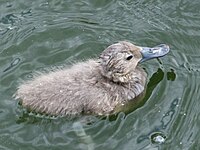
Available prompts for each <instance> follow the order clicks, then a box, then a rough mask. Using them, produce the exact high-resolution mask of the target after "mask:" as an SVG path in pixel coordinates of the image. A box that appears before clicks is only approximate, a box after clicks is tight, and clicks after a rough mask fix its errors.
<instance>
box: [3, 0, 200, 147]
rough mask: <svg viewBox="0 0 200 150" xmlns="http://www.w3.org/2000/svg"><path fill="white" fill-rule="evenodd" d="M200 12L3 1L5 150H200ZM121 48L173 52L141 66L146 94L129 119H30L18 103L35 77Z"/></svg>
mask: <svg viewBox="0 0 200 150" xmlns="http://www.w3.org/2000/svg"><path fill="white" fill-rule="evenodd" d="M199 8H200V3H199V1H198V0H194V1H189V0H177V1H173V0H169V1H166V0H135V1H131V0H126V1H124V0H101V1H99V0H82V1H78V0H66V1H64V0H58V1H53V0H36V1H29V0H28V1H27V0H18V1H11V0H2V1H1V2H0V149H2V150H18V149H20V150H27V149H28V150H35V149H43V150H46V149H48V150H59V149H77V150H79V149H89V150H90V149H95V150H102V149H108V150H112V149H113V150H117V149H119V150H121V149H124V150H133V149H134V150H140V149H142V150H143V149H146V150H149V149H152V150H155V149H176V150H182V149H185V150H187V149H190V150H198V149H200V146H199V143H200V140H199V139H200V131H199V128H200V117H199V116H200V109H199V108H200V101H199V99H200V90H199V86H200V76H199V75H200V64H199V62H200V49H199V47H200V40H199V39H200V15H199V14H200V9H199ZM120 40H129V41H132V42H134V43H135V44H137V45H141V46H155V45H157V44H160V43H167V44H168V45H169V46H170V48H171V52H170V53H169V54H168V55H167V56H165V57H163V58H161V59H159V60H158V59H154V60H150V61H148V62H145V63H143V64H142V65H143V67H144V68H145V69H146V71H147V72H148V78H149V82H148V87H147V94H146V97H145V98H144V100H143V101H142V102H141V103H140V104H139V105H137V108H134V110H133V111H131V112H130V113H128V114H126V115H125V114H124V113H120V114H119V115H118V116H117V117H116V118H114V119H112V118H104V119H99V118H93V119H92V120H93V121H92V123H90V124H84V123H83V124H81V123H80V120H81V119H77V120H71V121H69V120H68V121H67V120H65V119H63V118H57V119H47V118H44V117H39V116H36V115H28V114H26V113H23V111H22V109H21V108H19V106H18V105H17V102H16V101H14V100H13V98H12V95H13V94H14V92H15V91H16V88H17V86H18V84H19V82H20V81H21V80H26V79H29V78H31V73H32V72H34V71H36V70H37V71H38V70H39V71H42V70H43V68H48V67H51V66H55V65H61V64H70V63H71V62H76V61H80V60H84V59H87V58H91V57H96V56H98V54H100V53H101V51H102V50H103V49H104V48H105V47H107V46H108V45H110V44H113V43H114V42H117V41H120ZM155 137H156V138H155Z"/></svg>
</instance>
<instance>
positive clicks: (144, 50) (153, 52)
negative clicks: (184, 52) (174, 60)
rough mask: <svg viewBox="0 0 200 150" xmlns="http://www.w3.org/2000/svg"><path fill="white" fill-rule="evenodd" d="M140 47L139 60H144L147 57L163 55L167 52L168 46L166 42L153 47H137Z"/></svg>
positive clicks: (147, 58)
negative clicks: (140, 56)
mask: <svg viewBox="0 0 200 150" xmlns="http://www.w3.org/2000/svg"><path fill="white" fill-rule="evenodd" d="M139 48H140V49H141V51H140V52H141V54H142V59H141V60H140V62H144V61H146V60H149V59H153V58H158V57H162V56H165V55H166V54H167V53H168V52H169V50H170V49H169V46H168V45H166V44H160V45H158V46H155V47H152V48H150V47H139Z"/></svg>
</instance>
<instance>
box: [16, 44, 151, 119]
mask: <svg viewBox="0 0 200 150" xmlns="http://www.w3.org/2000/svg"><path fill="white" fill-rule="evenodd" d="M138 49H139V48H138V47H136V46H134V45H133V44H131V43H129V42H121V43H117V44H113V45H111V46H110V47H108V48H107V49H106V50H104V52H103V53H102V54H101V56H100V58H99V59H90V60H88V61H85V62H80V63H77V64H75V65H73V66H72V67H70V68H65V69H61V70H57V71H54V72H50V73H48V74H43V75H40V76H38V77H36V78H34V79H33V80H31V81H27V82H25V83H24V84H22V85H20V86H19V89H18V91H17V93H16V98H19V99H20V100H21V103H22V105H23V106H24V107H26V108H29V109H31V110H33V111H35V112H39V113H45V114H50V115H64V116H65V115H78V114H81V113H84V114H97V115H108V114H114V113H116V112H115V108H116V107H117V106H119V105H124V104H125V103H127V102H128V101H130V100H132V99H134V98H135V97H136V96H138V95H139V94H141V93H142V92H143V91H144V87H145V84H146V77H147V75H146V73H145V71H144V70H143V69H142V68H140V67H139V66H137V63H138V62H139V61H140V60H141V58H142V55H141V54H140V53H139V50H138ZM130 56H133V57H134V58H132V57H130ZM128 57H129V59H128ZM130 58H131V59H130Z"/></svg>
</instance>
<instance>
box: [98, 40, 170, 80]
mask: <svg viewBox="0 0 200 150" xmlns="http://www.w3.org/2000/svg"><path fill="white" fill-rule="evenodd" d="M168 52H169V47H168V46H167V45H165V44H162V45H159V46H157V47H154V48H148V47H140V46H136V45H134V44H132V43H130V42H127V41H122V42H119V43H116V44H113V45H111V46H109V47H107V48H106V49H105V50H104V51H103V52H102V54H101V55H100V62H101V73H102V75H103V76H105V77H107V78H109V79H110V80H112V81H114V82H121V83H127V82H129V81H130V80H131V79H132V78H133V76H134V75H133V74H134V72H135V69H136V67H137V65H138V63H139V62H142V61H146V60H148V59H151V58H156V57H161V56H164V55H165V54H167V53H168Z"/></svg>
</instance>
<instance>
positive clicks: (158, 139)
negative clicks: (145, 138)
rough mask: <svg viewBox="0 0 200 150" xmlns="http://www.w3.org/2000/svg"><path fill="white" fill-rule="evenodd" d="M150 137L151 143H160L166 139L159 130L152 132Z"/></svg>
mask: <svg viewBox="0 0 200 150" xmlns="http://www.w3.org/2000/svg"><path fill="white" fill-rule="evenodd" d="M150 138H151V142H152V143H153V144H162V143H164V142H165V140H166V136H165V135H164V134H163V133H161V132H156V133H153V134H152V135H151V137H150Z"/></svg>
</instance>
